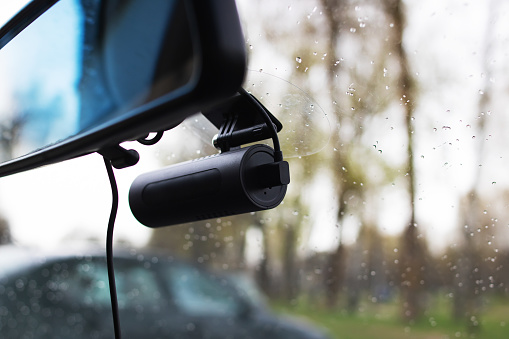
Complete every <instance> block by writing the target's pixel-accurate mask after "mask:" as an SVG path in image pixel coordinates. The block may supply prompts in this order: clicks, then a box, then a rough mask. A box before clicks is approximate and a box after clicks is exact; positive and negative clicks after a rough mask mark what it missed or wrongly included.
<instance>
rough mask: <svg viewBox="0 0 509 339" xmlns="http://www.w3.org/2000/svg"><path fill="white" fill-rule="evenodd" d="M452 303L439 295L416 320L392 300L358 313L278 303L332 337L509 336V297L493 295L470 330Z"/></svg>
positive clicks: (499, 338)
mask: <svg viewBox="0 0 509 339" xmlns="http://www.w3.org/2000/svg"><path fill="white" fill-rule="evenodd" d="M449 304H450V303H449V302H448V301H447V300H445V299H443V298H438V297H435V298H433V302H432V303H430V307H429V309H428V310H426V312H425V315H424V316H423V317H422V318H421V319H419V320H418V321H416V322H415V323H413V324H407V323H404V322H403V321H401V319H400V317H399V314H400V313H399V312H400V307H399V305H398V303H397V302H396V301H394V302H391V303H377V304H374V303H363V304H361V305H360V307H359V311H358V312H356V313H355V314H348V313H347V312H346V311H344V310H341V309H338V310H327V309H326V308H325V307H323V306H320V305H316V304H313V303H309V302H305V301H299V302H297V303H295V304H293V305H288V304H284V303H274V305H273V306H274V309H275V310H276V311H277V312H279V313H284V314H289V315H292V316H294V317H297V318H298V319H302V321H303V322H308V323H309V322H310V323H313V324H314V325H316V326H318V327H321V328H324V329H326V331H327V332H328V333H329V334H330V336H331V337H332V338H342V339H354V338H355V339H363V338H376V339H386V338H387V339H399V338H417V339H438V338H440V339H446V338H450V339H454V338H476V339H508V338H509V300H496V299H493V300H492V301H490V302H489V303H487V304H486V306H485V307H484V311H483V313H482V314H481V315H480V317H479V318H480V319H479V320H480V321H479V325H478V326H475V327H472V330H470V331H469V329H468V328H467V321H466V320H465V321H460V322H457V321H454V320H452V318H451V316H450V305H449Z"/></svg>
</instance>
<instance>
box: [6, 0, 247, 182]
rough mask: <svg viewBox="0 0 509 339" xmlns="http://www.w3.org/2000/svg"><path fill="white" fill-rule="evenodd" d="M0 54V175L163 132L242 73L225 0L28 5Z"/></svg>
mask: <svg viewBox="0 0 509 339" xmlns="http://www.w3.org/2000/svg"><path fill="white" fill-rule="evenodd" d="M0 48H1V49H0V79H1V80H0V176H5V175H9V174H13V173H17V172H20V171H25V170H29V169H32V168H35V167H38V166H42V165H46V164H51V163H55V162H58V161H63V160H66V159H70V158H73V157H77V156H81V155H84V154H89V153H92V152H95V151H100V150H102V149H105V148H108V147H112V146H115V145H118V144H119V143H121V142H123V141H126V140H135V139H138V138H141V137H143V136H145V135H147V134H148V133H150V132H157V131H164V130H168V129H171V128H173V127H175V126H176V125H178V124H179V123H180V122H181V121H182V120H184V119H185V118H186V117H188V116H189V115H191V114H194V113H197V112H200V111H202V110H204V109H206V108H208V107H210V106H211V105H213V104H216V103H218V102H220V101H222V100H223V99H225V98H228V97H230V96H231V95H233V94H234V93H235V92H236V91H237V89H238V88H239V87H240V86H241V84H242V81H243V78H244V72H245V68H246V56H245V47H244V40H243V36H242V32H241V28H240V23H239V18H238V14H237V11H236V7H235V2H234V1H233V0H221V1H215V0H192V1H187V0H151V1H145V0H126V1H118V0H96V1H86V0H60V1H47V0H34V1H33V2H31V3H30V4H29V5H28V6H27V7H25V8H24V9H23V10H22V11H21V12H20V13H18V14H17V15H16V16H15V17H14V18H13V19H12V20H10V21H9V22H8V23H7V24H6V25H5V26H4V27H2V28H1V29H0Z"/></svg>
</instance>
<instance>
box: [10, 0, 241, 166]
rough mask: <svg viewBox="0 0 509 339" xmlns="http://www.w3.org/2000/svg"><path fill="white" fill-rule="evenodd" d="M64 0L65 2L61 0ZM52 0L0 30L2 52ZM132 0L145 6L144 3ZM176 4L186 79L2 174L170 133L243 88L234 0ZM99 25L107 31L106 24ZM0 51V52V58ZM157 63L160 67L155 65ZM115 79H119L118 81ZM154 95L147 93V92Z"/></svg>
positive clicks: (29, 154) (44, 0)
mask: <svg viewBox="0 0 509 339" xmlns="http://www.w3.org/2000/svg"><path fill="white" fill-rule="evenodd" d="M64 1H66V0H61V1H60V2H64ZM55 2H56V1H47V0H34V1H32V2H31V3H30V4H29V5H28V6H27V7H26V8H25V9H23V10H22V11H21V12H19V13H18V14H17V15H16V16H15V17H14V18H13V19H11V20H10V21H9V22H8V23H7V24H6V25H5V26H4V27H2V28H1V29H0V48H1V47H3V48H8V47H9V46H10V45H11V44H12V43H13V42H14V41H15V40H16V39H19V38H21V36H17V35H18V34H19V33H23V30H24V29H25V28H27V27H28V28H30V25H31V24H32V23H36V22H37V20H41V19H42V18H44V16H45V15H46V13H49V12H50V11H51V10H52V6H53V5H54V4H55ZM111 2H112V0H103V3H111ZM131 2H138V3H141V4H144V3H148V2H146V1H143V0H131ZM174 2H176V3H179V4H180V5H181V6H183V7H184V8H185V11H186V12H185V15H187V17H188V22H189V31H190V32H191V37H192V41H191V42H189V43H191V44H192V46H193V51H194V55H193V63H194V64H193V71H192V73H191V77H190V79H189V81H187V82H186V83H185V84H184V85H183V86H180V87H178V88H176V89H172V90H170V91H169V92H167V93H165V92H164V86H163V90H162V92H161V89H160V88H156V89H157V90H156V92H157V91H159V92H158V94H159V93H163V94H161V95H155V96H154V97H151V96H150V95H149V99H150V100H145V101H143V102H142V103H141V104H139V105H136V106H135V107H131V108H129V109H127V110H126V111H125V112H122V113H121V114H120V115H116V116H114V117H112V118H111V119H103V120H101V119H98V121H99V122H98V123H97V124H92V125H90V126H86V128H84V129H82V130H80V131H79V132H78V133H77V134H74V135H70V136H68V137H65V138H63V139H61V140H55V141H56V142H54V143H50V144H49V145H40V146H42V147H41V148H37V149H35V150H31V151H30V152H27V154H24V155H22V156H20V157H18V158H15V159H12V160H8V161H6V162H4V163H1V164H0V176H6V175H10V174H14V173H18V172H21V171H26V170H30V169H33V168H36V167H39V166H43V165H48V164H52V163H56V162H59V161H64V160H67V159H71V158H75V157H78V156H82V155H86V154H89V153H93V152H97V151H101V150H104V149H108V148H111V147H116V146H118V145H119V144H120V143H121V142H123V141H128V140H136V139H138V138H141V137H143V136H146V135H147V134H148V133H150V132H158V131H165V130H169V129H171V128H173V127H175V126H177V125H178V124H179V123H180V122H182V121H183V120H184V119H185V118H186V117H188V116H190V115H192V114H194V113H197V112H200V111H202V110H206V109H207V108H209V107H211V106H212V105H214V104H217V103H218V102H221V101H222V100H224V99H226V98H228V97H231V96H232V95H234V94H235V93H236V91H237V90H238V88H239V87H240V86H241V84H242V81H243V79H244V74H245V70H246V51H245V43H244V38H243V35H242V31H241V26H240V21H239V17H238V14H237V9H236V6H235V2H234V0H221V1H216V0H189V1H188V0H174ZM57 5H58V3H57ZM103 10H104V6H103ZM39 17H40V18H39ZM96 24H98V23H96ZM103 26H104V27H107V25H106V26H105V25H104V23H103ZM118 27H120V28H122V25H117V28H118ZM170 36H171V34H170ZM108 37H109V38H110V43H111V41H115V37H114V36H111V35H109V36H108ZM105 41H107V39H106V40H105ZM117 42H118V41H117ZM163 50H164V48H163ZM2 52H3V51H2V50H0V56H1V53H2ZM166 52H168V51H166ZM169 53H170V54H168V55H173V56H174V57H178V55H177V54H178V51H176V52H175V53H177V54H173V51H169ZM33 58H36V56H35V55H34V56H33ZM113 58H115V57H114V56H113ZM114 64H115V63H114ZM159 65H164V63H161V62H159ZM158 71H160V69H158ZM115 73H116V75H117V76H119V75H122V71H121V70H116V72H115ZM155 78H157V76H156V77H155ZM116 81H123V80H122V78H117V79H116ZM153 92H154V91H151V94H152V93H153ZM128 94H129V92H126V93H123V94H122V93H116V95H115V97H116V98H117V99H118V98H120V99H122V98H125V97H126V96H129V95H128ZM87 100H91V99H89V98H87Z"/></svg>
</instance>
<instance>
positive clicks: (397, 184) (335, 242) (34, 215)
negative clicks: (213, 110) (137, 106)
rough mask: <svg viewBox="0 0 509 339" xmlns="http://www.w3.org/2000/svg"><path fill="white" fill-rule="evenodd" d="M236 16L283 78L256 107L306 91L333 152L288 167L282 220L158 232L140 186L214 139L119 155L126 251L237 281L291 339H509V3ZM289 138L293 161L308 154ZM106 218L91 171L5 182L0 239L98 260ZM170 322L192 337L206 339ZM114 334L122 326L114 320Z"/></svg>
mask: <svg viewBox="0 0 509 339" xmlns="http://www.w3.org/2000/svg"><path fill="white" fill-rule="evenodd" d="M237 5H238V8H239V12H240V14H241V17H242V23H243V27H244V32H245V39H246V47H247V49H248V51H249V69H251V70H254V72H259V70H260V69H261V70H262V72H263V73H267V74H270V75H271V76H272V75H273V76H276V77H278V78H280V79H284V81H283V82H282V85H280V86H278V87H276V88H275V89H272V88H271V89H269V90H266V91H265V93H263V91H262V95H263V96H265V97H267V95H266V93H269V97H271V98H272V97H275V99H274V101H275V102H276V106H278V103H280V99H281V98H280V95H284V93H285V90H286V89H285V88H287V84H286V82H285V81H288V82H289V83H291V84H292V85H294V86H296V87H298V88H299V89H301V90H302V91H303V92H304V93H306V95H307V96H308V97H310V98H313V100H314V101H315V102H316V103H317V104H318V105H319V106H320V107H321V108H322V109H323V111H324V112H325V113H326V115H327V120H328V125H329V126H330V127H329V133H326V132H327V128H326V129H323V130H321V129H314V130H313V131H314V132H313V133H310V134H308V135H306V137H307V138H309V137H311V140H309V139H308V141H307V142H306V144H309V145H314V144H320V143H322V141H321V140H324V139H326V140H328V143H327V144H326V145H325V146H324V147H322V148H321V150H320V151H319V152H315V153H314V154H311V155H308V156H304V155H302V156H301V157H300V158H299V157H294V158H291V159H288V162H289V164H290V171H291V183H290V185H289V186H288V192H287V196H286V197H285V199H284V201H283V204H281V205H280V206H279V207H277V208H275V209H273V210H270V211H263V212H257V213H253V214H246V215H240V216H234V217H228V218H216V219H211V220H206V221H203V222H199V223H191V224H185V225H179V226H172V227H168V228H160V229H157V230H152V229H147V228H146V227H143V226H142V225H140V224H139V223H138V222H137V221H136V220H135V219H134V217H133V216H132V214H131V212H130V211H129V209H128V207H127V205H128V203H127V194H128V188H129V186H130V184H131V183H132V181H133V180H134V178H136V177H137V176H138V175H140V174H142V173H145V172H148V171H151V170H155V169H160V168H162V167H164V166H168V165H172V164H176V163H179V162H183V161H188V160H191V159H195V158H199V157H203V156H207V155H209V154H216V153H217V150H215V149H214V148H213V147H211V146H210V144H211V142H210V138H209V139H206V138H204V139H206V141H203V140H202V139H201V138H200V137H198V136H197V134H201V133H202V132H203V129H204V128H205V127H203V126H202V125H198V127H197V125H194V120H193V119H194V118H193V119H191V121H190V122H189V123H188V124H185V125H181V126H179V127H176V128H175V129H172V130H171V131H169V132H167V133H165V136H164V137H163V139H162V140H161V141H160V142H159V143H158V144H156V145H154V146H152V147H145V146H141V145H137V144H136V143H126V144H125V146H127V147H130V148H135V149H136V150H138V151H140V154H141V161H140V163H139V164H138V165H137V166H134V167H132V168H128V169H124V170H121V171H116V173H115V174H116V177H117V179H118V183H119V190H120V192H119V194H120V209H119V215H118V218H117V220H118V222H117V226H116V227H115V240H116V243H115V248H116V249H119V248H120V247H122V246H125V247H127V248H128V249H129V250H132V251H137V252H136V253H137V255H138V254H139V253H141V251H142V250H141V249H146V248H151V249H158V250H164V251H169V252H171V255H172V256H174V257H175V258H177V257H184V258H187V259H188V260H189V261H191V262H192V264H193V265H194V266H193V267H197V268H200V267H206V268H207V269H208V270H211V271H213V272H219V273H217V274H218V276H219V274H220V273H225V272H226V273H227V274H228V275H230V274H237V273H239V272H242V273H244V274H245V275H246V276H248V277H249V278H250V279H252V281H254V282H255V283H256V285H257V288H258V289H259V290H261V291H262V292H263V295H264V296H265V300H267V306H268V307H270V308H271V309H272V310H276V311H277V314H285V316H288V317H290V318H291V319H292V323H293V324H294V326H293V327H292V330H293V332H292V334H291V335H287V336H286V337H289V338H297V337H298V336H300V337H305V336H304V335H303V334H302V331H304V330H306V331H308V333H309V332H312V334H308V335H307V337H308V338H309V337H313V336H312V335H314V337H318V338H338V339H340V338H359V339H363V338H383V339H408V338H416V339H429V338H443V339H445V338H449V339H455V338H459V339H506V338H508V337H509V318H508V315H509V269H508V267H509V226H508V225H509V176H508V175H507V171H508V169H509V148H508V144H509V134H508V133H507V131H508V130H509V115H508V110H507V107H508V105H509V103H508V101H509V99H508V98H509V96H508V95H507V94H508V89H509V77H508V76H507V75H508V73H509V43H508V42H509V2H505V1H496V0H493V1H470V0H450V1H440V0H430V1H404V0H381V1H360V0H359V1H329V0H320V1H318V0H296V1H291V0H289V1H284V2H283V1H274V0H259V1H252V0H238V1H237ZM248 73H249V72H248ZM248 77H249V74H248ZM248 79H249V78H248ZM217 81H218V82H220V81H221V79H218V80H217ZM248 81H249V80H247V81H246V83H245V86H246V87H247V85H248V84H249V82H248ZM278 81H279V80H278ZM271 111H273V113H274V114H276V115H278V114H280V112H278V111H277V109H273V108H271ZM299 114H300V115H302V111H298V110H295V111H293V112H292V116H295V115H299ZM281 117H282V115H281V114H280V115H279V116H278V118H279V119H280V120H281V121H282V122H283V124H284V125H285V126H284V129H285V128H286V127H287V126H289V125H288V123H287V122H286V121H285V118H284V117H283V118H281ZM318 120H322V119H318ZM299 127H302V129H303V130H304V129H305V127H307V126H305V124H303V125H301V126H299ZM310 127H312V125H311V126H310ZM284 129H283V130H284ZM319 131H320V132H319ZM280 136H281V134H280ZM297 136H300V135H297ZM290 140H293V141H292V142H291V143H290V145H291V146H292V147H297V146H299V144H298V142H299V141H300V140H301V139H300V138H298V137H297V138H295V139H292V138H290ZM303 140H306V139H303ZM284 142H285V140H282V143H284ZM285 147H286V146H285ZM285 152H289V150H288V151H287V150H286V148H285ZM285 155H286V154H285ZM176 194H178V192H177V193H176ZM110 203H111V192H110V187H109V186H108V182H107V180H106V173H105V170H104V164H103V161H102V159H101V157H99V156H97V155H91V156H87V157H84V158H81V159H74V160H71V161H68V162H65V163H61V164H57V165H54V166H48V167H45V168H40V169H37V170H34V171H29V172H26V173H20V174H19V176H18V175H16V176H12V177H6V178H3V179H2V180H0V215H1V216H2V217H3V218H4V219H5V220H6V222H5V223H3V224H2V223H0V230H1V229H3V230H4V231H3V235H2V233H0V239H4V240H3V241H4V242H9V241H10V242H13V243H15V244H18V246H33V247H49V248H53V249H54V250H56V251H60V250H61V249H62V248H64V247H66V246H69V244H72V245H73V244H75V243H83V242H85V243H86V244H90V243H96V244H99V245H101V246H102V245H103V243H104V237H105V230H106V223H107V218H108V216H109V208H110ZM2 225H3V226H2ZM2 227H3V228H2ZM11 246H12V245H11ZM2 247H8V246H0V249H1V248H2ZM73 250H74V249H73ZM3 253H4V252H3V251H2V256H0V260H2V259H3ZM158 253H159V252H158ZM163 257H165V255H161V256H159V258H160V260H161V261H162V258H163ZM14 258H16V260H14V259H12V260H9V262H10V263H9V266H10V267H12V266H15V264H16V263H18V262H19V260H20V259H19V256H17V257H14ZM147 263H148V264H152V263H153V257H152V256H147V255H146V256H145V257H144V259H143V260H140V261H139V262H138V263H137V265H139V266H140V267H143V268H144V269H146V270H155V268H154V266H155V265H154V264H152V265H147ZM121 270H122V269H121V268H118V271H119V272H120V271H121ZM187 274H188V273H187V272H182V273H181V274H179V275H178V278H183V277H185V276H186V275H187ZM239 285H243V284H242V283H239ZM20 286H22V284H21V283H20ZM147 286H151V284H150V280H148V279H147ZM186 287H187V286H186ZM0 289H1V287H0ZM163 299H164V298H163ZM164 300H170V299H169V298H166V299H164ZM202 300H203V299H200V300H197V301H196V300H195V299H193V300H192V301H193V302H199V301H202ZM253 303H255V302H253ZM253 309H256V308H253ZM22 310H24V311H25V312H26V309H25V308H23V309H22ZM7 311H8V308H7V309H6V308H1V307H0V313H2V312H4V313H5V312H7ZM160 313H163V312H160ZM139 314H140V315H144V314H145V315H146V314H148V311H147V310H146V309H144V310H143V311H142V312H140V313H139ZM241 314H242V313H241ZM164 315H165V317H166V318H165V319H166V320H168V321H170V320H172V319H173V320H175V321H178V320H180V322H181V323H182V326H183V328H184V331H187V332H186V333H191V331H193V330H194V331H195V332H193V333H196V332H197V331H198V329H199V325H198V323H197V322H192V325H190V323H191V321H189V320H188V319H182V318H180V319H177V318H176V316H177V315H176V314H175V313H171V312H167V313H165V314H164ZM258 316H259V314H258V313H256V314H255V317H250V316H249V314H247V315H246V314H243V315H242V316H241V317H239V320H238V323H240V324H241V326H242V329H247V328H248V326H251V325H252V326H253V327H254V328H257V329H260V328H267V326H265V323H263V324H260V323H254V324H253V322H251V320H253V319H256V320H260V318H262V316H260V317H258ZM23 317H24V318H25V319H29V318H30V317H29V315H25V316H23ZM244 317H247V318H244ZM263 318H264V319H267V318H269V319H272V320H274V321H281V318H280V317H277V316H275V315H274V314H269V315H267V314H263ZM246 319H247V320H246ZM235 320H237V318H235ZM260 321H261V320H260ZM295 324H297V325H295ZM104 326H109V327H110V328H111V326H112V325H111V321H110V319H107V321H106V320H105V324H104ZM285 326H286V325H285ZM280 328H283V326H282V325H281V326H280ZM297 328H298V329H299V330H297ZM126 331H127V329H126ZM297 332H298V333H299V334H297ZM323 332H325V333H326V334H328V335H327V336H323V335H322V336H320V335H319V334H317V333H323ZM0 333H1V331H0ZM127 333H128V332H126V334H124V336H126V337H127V336H128V334H127ZM203 333H210V332H203ZM202 336H204V335H202ZM228 336H230V337H235V338H242V336H241V335H237V336H235V335H233V334H232V333H231V332H229V333H226V334H224V335H223V336H222V338H224V337H228ZM148 337H149V335H146V336H144V338H148ZM160 337H164V336H163V335H161V336H160ZM252 337H255V338H269V335H266V334H264V333H261V334H260V333H259V335H253V336H252ZM276 337H279V338H281V337H283V335H282V334H281V335H279V336H276ZM152 338H157V336H152Z"/></svg>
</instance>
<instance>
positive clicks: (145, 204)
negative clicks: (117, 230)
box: [129, 144, 290, 227]
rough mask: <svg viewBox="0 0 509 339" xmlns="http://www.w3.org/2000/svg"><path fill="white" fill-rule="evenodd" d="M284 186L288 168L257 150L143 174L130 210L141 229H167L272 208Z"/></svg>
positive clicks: (269, 150) (236, 151) (135, 185)
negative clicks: (143, 226) (142, 227)
mask: <svg viewBox="0 0 509 339" xmlns="http://www.w3.org/2000/svg"><path fill="white" fill-rule="evenodd" d="M289 182H290V172H289V167H288V163H287V162H286V161H278V160H277V159H276V161H275V156H274V150H273V149H272V148H271V147H269V146H267V145H262V144H256V145H252V146H248V147H244V148H237V149H232V150H230V151H228V152H224V153H219V154H216V155H212V156H208V157H204V158H200V159H196V160H192V161H188V162H184V163H179V164H176V165H173V166H170V167H166V168H163V169H160V170H157V171H153V172H149V173H145V174H142V175H140V176H138V177H137V178H136V179H135V180H134V182H133V183H132V185H131V188H130V191H129V204H130V207H131V211H132V212H133V214H134V216H135V217H136V219H137V220H138V221H139V222H141V223H142V224H144V225H145V226H148V227H162V226H170V225H175V224H182V223H187V222H192V221H198V220H205V219H211V218H218V217H223V216H229V215H235V214H241V213H248V212H254V211H260V210H267V209H271V208H274V207H276V206H278V205H279V204H280V203H281V201H282V200H283V198H284V196H285V194H286V188H287V185H288V184H289Z"/></svg>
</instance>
